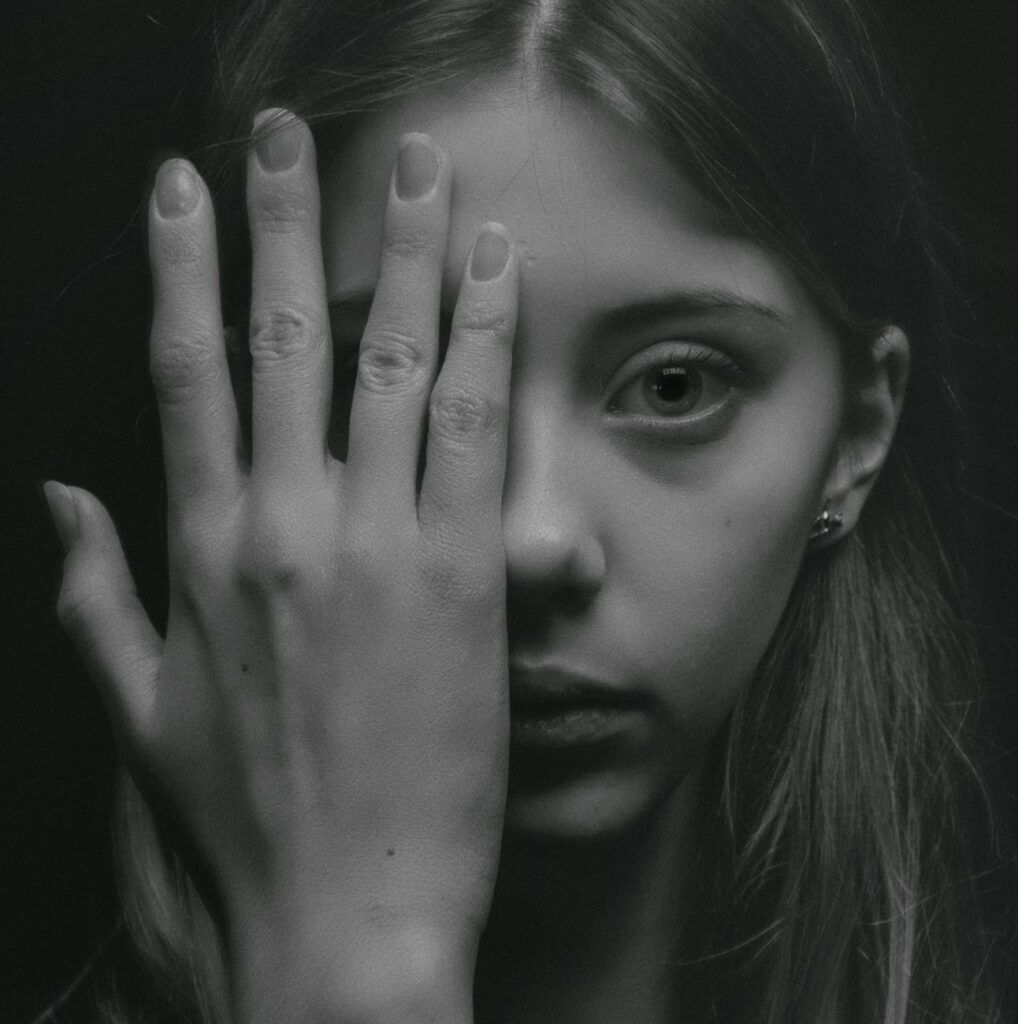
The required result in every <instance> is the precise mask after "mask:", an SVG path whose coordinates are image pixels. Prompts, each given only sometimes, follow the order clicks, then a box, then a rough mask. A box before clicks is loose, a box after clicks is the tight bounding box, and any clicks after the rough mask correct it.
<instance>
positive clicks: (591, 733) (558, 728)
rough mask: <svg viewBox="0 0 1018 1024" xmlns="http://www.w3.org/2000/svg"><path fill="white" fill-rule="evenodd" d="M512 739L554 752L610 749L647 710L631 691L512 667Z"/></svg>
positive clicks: (563, 672)
mask: <svg viewBox="0 0 1018 1024" xmlns="http://www.w3.org/2000/svg"><path fill="white" fill-rule="evenodd" d="M509 701H510V710H511V716H512V717H511V727H510V739H511V740H512V742H513V744H514V745H515V746H518V747H520V746H522V747H543V748H552V749H559V750H562V749H568V748H570V747H575V748H583V747H590V746H594V745H603V744H607V743H611V742H612V741H614V740H617V739H619V738H620V737H621V736H623V735H624V734H625V733H626V732H627V730H631V729H632V727H633V725H634V723H635V721H636V720H637V719H638V718H639V716H640V714H641V712H642V710H643V709H644V708H645V704H646V702H645V700H644V699H642V698H641V697H640V696H639V695H638V694H634V693H633V692H632V691H627V690H623V689H621V688H620V687H617V686H613V685H612V684H609V683H606V682H603V681H601V680H598V679H595V678H592V677H590V676H588V675H585V674H582V673H578V672H573V671H570V670H568V669H563V668H560V667H557V666H554V667H553V666H540V667H526V668H524V667H522V666H510V673H509Z"/></svg>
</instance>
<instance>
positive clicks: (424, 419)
mask: <svg viewBox="0 0 1018 1024" xmlns="http://www.w3.org/2000/svg"><path fill="white" fill-rule="evenodd" d="M273 116H274V118H275V122H276V124H275V127H276V128H278V130H277V131H274V132H273V133H272V134H271V136H270V137H269V138H267V139H266V140H265V141H264V142H263V144H262V145H261V146H260V147H259V150H258V153H257V154H253V155H252V156H251V158H250V163H249V167H248V205H249V216H250V220H251V231H252V245H253V254H254V259H253V283H252V295H253V298H252V312H251V324H250V328H251V330H250V336H251V342H250V344H251V352H252V359H253V375H252V378H253V379H252V388H251V392H252V401H253V437H252V452H251V459H250V464H248V463H247V462H246V461H245V460H244V459H242V458H240V457H238V452H239V450H240V444H239V427H238V417H237V413H236V409H235V406H234V401H233V397H232V395H231V393H230V383H229V374H228V370H227V364H226V357H225V349H224V342H223V335H222V330H221V323H220V315H219V297H218V293H217V286H216V272H215V271H216V255H215V242H214V229H213V219H212V211H211V200H210V197H209V195H208V192H207V191H206V189H205V188H204V186H203V185H202V183H201V182H200V180H199V179H198V178H197V177H196V176H195V175H194V172H193V169H191V168H190V167H189V165H187V164H186V163H185V162H183V161H171V162H170V163H168V164H166V165H164V167H163V168H162V170H161V173H160V176H159V179H158V181H157V186H156V192H155V197H154V200H153V205H152V208H151V213H150V238H151V258H152V265H153V278H154V293H155V313H154V322H153V335H152V348H151V352H152V370H153V379H154V382H155V385H156V391H157V395H158V397H159V402H160V413H161V417H162V425H163V432H164V448H165V454H166V465H167V487H168V494H169V512H170V517H169V550H170V560H171V611H170V620H169V626H168V630H167V636H166V637H165V639H164V638H161V637H159V636H158V635H157V634H156V632H155V630H154V629H153V628H152V626H151V624H150V623H149V622H148V621H147V619H146V618H145V614H144V611H143V609H142V608H141V606H140V605H139V604H138V602H137V599H136V597H135V596H134V592H133V588H132V586H131V581H130V573H129V570H128V568H127V566H126V564H125V562H124V558H123V553H122V551H121V549H120V546H119V542H118V541H117V538H116V533H115V529H114V527H113V524H112V523H111V521H110V519H109V516H108V514H107V513H106V511H105V509H104V508H103V507H102V505H101V503H100V502H99V501H98V500H97V499H96V498H95V497H94V496H93V495H90V494H88V493H87V492H85V491H82V490H80V489H78V488H74V489H68V488H64V487H62V486H61V485H59V484H55V483H50V484H48V485H47V496H48V497H49V499H50V503H51V508H52V510H53V514H54V518H55V521H56V523H57V527H58V529H59V530H60V533H61V537H62V539H63V540H64V543H65V546H66V548H67V559H66V563H65V575H64V580H63V585H62V588H61V596H60V602H59V608H58V610H59V612H60V615H61V618H62V620H63V622H64V624H65V626H66V628H67V629H68V632H69V633H70V635H71V636H72V638H73V639H74V640H75V641H76V642H77V644H78V646H79V649H80V650H81V652H82V656H83V657H84V658H85V659H86V661H87V662H88V665H89V667H90V669H91V671H92V674H93V676H94V677H95V679H96V681H97V683H98V685H99V686H100V688H101V690H102V692H103V694H104V696H105V698H106V700H107V703H108V705H109V708H110V712H111V715H112V718H113V720H114V724H115V726H116V728H117V732H118V738H119V742H120V745H121V749H122V753H123V756H124V757H125V759H126V760H127V762H128V763H129V765H130V766H131V767H132V770H133V771H134V773H135V776H136V777H137V778H138V779H139V781H140V782H141V784H142V785H143V786H144V787H145V789H146V791H147V792H148V793H149V794H150V796H152V797H153V799H155V800H156V801H157V806H159V807H161V808H165V809H166V811H167V812H168V813H169V814H170V815H171V817H172V820H173V823H174V826H175V827H176V828H178V829H179V830H180V832H181V833H182V835H183V836H184V839H185V840H186V842H187V845H188V846H189V847H190V849H191V850H192V851H193V856H194V863H195V868H196V870H199V871H200V872H201V873H202V874H203V876H204V877H205V878H207V879H208V880H209V882H210V884H211V886H212V888H213V891H214V893H215V895H216V898H217V900H218V903H219V907H220V921H219V923H220V925H221V926H222V928H223V932H224V936H225V938H226V942H227V949H228V953H229V956H230V968H231V972H232V981H233V985H234V993H235V998H236V1008H237V1017H238V1020H240V1021H244V1022H245V1024H247V1022H259V1021H262V1020H265V1021H270V1020H271V1021H277V1020H284V1019H285V1020H311V1021H316V1020H327V1019H333V1018H335V1019H344V1020H345V1019H351V1020H352V1019H371V1020H379V1021H388V1020H392V1021H397V1020H398V1021H423V1020H432V1019H435V1020H443V1021H446V1022H455V1021H460V1020H462V1021H466V1020H469V1019H471V1017H472V1012H473V1011H472V1007H471V991H470V989H471V983H472V982H475V983H476V993H475V994H476V998H477V1006H478V1016H479V1019H482V1020H484V1021H486V1022H494V1021H501V1020H506V1021H510V1020H515V1021H521V1022H522V1021H527V1022H534V1021H545V1020H547V1021H552V1020H554V1021H557V1022H566V1024H568V1022H569V1021H573V1020H575V1021H581V1020H582V1021H585V1022H587V1024H593V1022H597V1021H609V1020H620V1019H626V1020H628V1021H631V1022H634V1024H635V1022H638V1021H647V1022H650V1021H659V1020H664V1019H667V1017H668V1015H669V1014H670V1013H671V1012H672V1011H673V1008H674V1007H673V999H674V993H672V992H670V991H669V988H668V978H669V976H670V973H671V971H670V968H669V966H668V965H669V962H670V957H671V956H672V954H673V953H674V949H675V943H676V942H677V941H678V939H679V937H680V934H679V933H680V924H681V921H682V915H681V900H682V896H683V881H684V878H685V877H686V874H687V871H688V867H689V863H690V858H691V857H693V856H695V850H696V835H695V832H694V831H693V829H692V827H691V822H692V820H693V817H694V815H695V809H696V802H697V797H698V793H699V789H700V781H701V778H700V776H701V773H702V763H703V758H704V754H705V752H706V750H707V748H708V746H709V745H710V742H711V741H712V740H713V739H714V737H715V736H716V735H717V734H718V731H719V729H720V728H721V727H722V725H723V722H724V719H725V717H726V715H727V714H728V712H729V710H730V708H731V706H732V703H733V702H734V700H735V698H736V696H737V694H738V692H739V691H740V689H741V688H742V687H743V686H744V685H745V684H746V682H747V681H748V679H749V677H750V675H751V674H752V672H753V669H754V667H755V665H756V663H757V661H758V659H759V657H760V655H761V653H762V652H763V650H764V647H765V646H766V644H767V641H768V639H769V638H770V636H771V634H772V632H773V630H774V627H775V625H776V623H777V620H778V617H779V616H780V614H781V611H782V608H783V607H784V604H785V602H786V600H787V597H788V594H789V593H790V591H791V588H792V586H793V585H794V580H795V576H796V573H797V571H798V567H799V565H800V563H801V560H802V558H803V556H804V554H805V552H806V543H807V542H806V536H807V533H808V532H809V528H810V524H811V522H812V520H813V518H814V516H815V515H816V514H817V512H818V511H819V509H820V508H821V506H822V505H823V504H824V503H825V502H830V504H831V506H832V507H833V508H835V509H837V510H839V511H841V512H843V514H844V516H845V526H846V529H850V528H851V526H852V525H853V523H854V520H855V517H856V516H857V515H858V512H859V510H860V509H861V507H862V504H863V502H864V500H865V497H866V494H867V492H868V489H869V487H870V485H871V484H872V481H873V479H874V477H875V474H876V472H877V471H878V470H879V466H880V464H881V461H882V460H883V458H884V456H885V455H886V451H887V446H888V444H889V443H890V438H891V436H892V434H893V427H894V423H895V420H896V417H897V413H898V409H899V406H900V399H901V390H902V388H903V386H904V377H905V367H906V365H907V344H906V343H905V341H904V339H903V337H902V336H901V335H900V332H894V331H891V332H888V333H887V334H885V335H884V336H882V338H881V339H880V343H879V344H876V345H874V348H873V358H872V360H871V362H872V366H871V369H870V371H869V373H868V375H867V376H866V379H865V381H862V382H859V383H857V384H854V385H853V387H852V388H851V389H850V388H849V387H848V382H847V381H846V380H845V378H844V373H843V370H842V363H841V358H840V355H839V347H838V343H837V340H836V338H835V337H834V335H833V333H832V332H831V331H830V329H829V328H828V327H827V326H826V325H825V324H824V322H823V320H822V318H821V317H820V315H819V313H818V311H817V309H816V307H815V305H814V304H813V303H812V302H811V301H810V299H809V297H808V296H807V295H806V293H805V292H804V291H803V289H802V287H801V286H800V285H799V283H798V282H797V281H796V279H795V277H794V276H793V275H792V274H791V272H790V271H789V269H788V268H787V267H785V266H784V265H782V264H781V262H780V261H778V260H777V259H776V258H775V257H774V256H773V255H771V254H769V253H767V252H766V251H764V250H762V249H761V248H759V247H758V246H757V245H755V244H753V243H752V242H750V241H748V240H746V239H744V238H741V237H739V236H738V235H737V234H736V233H735V232H733V231H731V230H730V228H729V227H728V226H727V225H725V224H724V223H723V222H722V221H721V220H720V219H719V218H718V217H717V215H716V214H715V212H714V211H713V210H712V209H711V208H710V207H709V206H708V205H707V204H706V203H705V202H704V201H703V200H702V199H701V198H700V197H698V196H697V195H696V193H695V192H694V191H693V190H692V189H691V188H690V187H689V185H688V183H687V182H686V181H685V180H684V179H683V177H682V175H680V174H678V173H677V172H676V170H675V169H674V168H673V167H671V166H670V165H668V164H667V163H666V162H665V161H664V160H663V159H662V158H661V156H660V155H659V154H657V153H656V152H655V151H654V150H653V149H652V148H650V147H649V146H648V144H647V143H646V142H645V141H644V140H642V139H641V138H640V137H639V136H638V135H636V134H634V133H633V132H632V131H630V130H629V129H627V128H626V127H625V126H623V125H621V124H619V123H618V122H616V121H615V120H614V119H612V118H611V117H609V116H608V115H606V114H605V113H604V112H602V111H600V110H598V109H597V108H596V107H593V106H591V105H589V104H587V103H585V102H583V101H581V100H579V99H577V98H576V97H572V96H569V95H567V94H564V93H562V92H561V91H559V90H557V89H553V88H547V87H545V86H543V85H542V84H541V83H538V82H534V81H531V80H530V79H528V78H527V77H526V76H524V77H523V78H518V77H512V78H504V79H492V80H490V81H487V82H482V83H477V85H476V88H475V89H473V90H472V91H471V92H470V93H469V95H465V96H457V95H454V94H441V93H431V94H427V93H425V94H422V95H421V96H420V97H419V98H417V99H416V100H414V101H413V102H412V103H405V104H402V105H399V106H397V107H394V108H393V109H391V110H390V111H388V112H386V113H385V114H383V115H380V116H377V117H375V118H373V119H371V120H369V121H366V122H364V123H363V124H362V126H361V128H360V130H359V131H358V132H357V133H356V134H355V136H354V138H353V140H352V141H351V142H350V144H349V145H348V146H346V147H345V148H344V149H343V150H342V151H340V152H330V150H329V147H328V145H327V144H326V146H325V148H324V151H323V152H324V153H325V156H324V157H323V159H322V160H321V166H320V173H321V180H322V198H323V199H324V204H323V208H322V216H321V217H320V216H319V190H318V184H317V176H316V173H315V171H316V158H315V149H314V142H313V140H312V138H311V135H310V133H309V132H308V130H307V128H306V126H304V125H303V124H301V123H300V122H298V121H295V120H293V119H291V118H287V117H286V116H285V115H283V114H277V115H273ZM259 124H260V125H262V126H263V127H264V118H263V119H262V121H260V122H259ZM424 129H426V130H427V132H428V135H415V134H406V133H415V132H420V131H421V130H424ZM400 147H402V148H400ZM397 153H398V155H397ZM394 162H395V165H396V168H397V169H396V172H395V174H394V175H392V174H391V168H392V167H393V164H394ZM432 178H434V182H433V184H432V183H431V179H432ZM386 182H388V183H389V184H388V187H386V184H385V183H386ZM485 225H487V227H485ZM502 225H505V226H504V227H503V226H502ZM509 239H513V240H514V242H513V243H512V244H509V241H508V240H509ZM323 257H324V261H323ZM677 295H678V296H681V299H680V301H679V305H680V306H681V307H682V308H681V309H678V308H676V296H677ZM372 296H373V301H372ZM665 299H667V300H668V302H667V303H664V302H663V300H665ZM327 304H331V305H332V309H331V313H330V312H328V311H327ZM665 304H667V305H668V309H667V310H665V309H663V308H662V306H663V305H665ZM440 307H441V308H440ZM443 310H444V312H445V313H446V314H447V316H443ZM330 322H331V332H330V329H329V327H328V326H327V325H328V324H330ZM443 324H447V325H448V332H447V333H448V348H447V351H445V352H444V356H443V355H442V346H444V345H445V342H446V337H445V333H446V330H445V328H444V327H442V325H443ZM440 327H442V329H441V330H440ZM514 339H515V340H514ZM511 352H512V356H511V357H510V353H511ZM510 364H511V377H510ZM663 368H664V369H663ZM348 370H349V371H350V372H348ZM665 371H667V373H670V374H672V375H673V376H672V377H669V378H668V381H666V383H669V382H670V384H674V374H675V373H680V374H682V373H684V374H685V377H684V378H683V380H684V381H685V383H682V381H680V382H679V389H678V392H675V391H673V390H668V388H665V389H664V390H659V391H655V390H654V389H655V387H657V386H658V385H661V384H662V380H663V379H664V378H662V374H663V373H665ZM510 379H511V387H510ZM670 384H669V386H670ZM676 394H677V395H678V398H676ZM662 396H664V397H662ZM849 397H850V398H851V403H852V409H853V415H852V416H851V417H849V416H847V415H846V409H847V408H848V399H849ZM684 403H688V405H687V404H684ZM677 408H678V412H676V409H677ZM548 667H553V668H556V669H558V670H561V671H566V672H568V673H572V674H573V675H577V674H579V675H583V676H584V677H587V678H588V679H594V680H596V681H597V683H598V684H599V685H601V686H603V687H608V688H613V689H615V690H616V691H621V692H625V693H627V694H630V695H635V696H636V697H637V698H638V699H639V704H638V706H637V708H636V710H634V712H633V713H632V714H631V715H628V716H627V717H626V718H625V720H624V725H623V727H621V728H620V729H619V730H618V732H617V734H616V735H615V737H614V739H613V742H612V743H610V744H607V745H606V746H604V747H599V748H597V751H596V753H595V754H594V755H593V756H591V755H590V754H589V752H588V754H587V755H585V756H582V757H576V756H574V755H573V753H572V752H570V751H567V752H566V753H565V754H564V755H563V754H559V755H557V756H556V758H554V759H552V763H551V764H549V762H548V760H547V758H544V757H543V755H539V754H535V752H534V750H533V749H532V748H529V747H527V745H526V744H523V745H522V746H521V745H520V744H516V745H515V746H514V747H512V749H510V743H509V735H510V729H509V715H508V711H509V706H508V705H509V701H508V699H507V698H508V695H509V686H510V680H511V679H514V680H515V679H518V678H519V677H520V676H521V675H522V676H525V675H526V674H527V673H528V672H533V671H535V670H540V669H547V668H548ZM507 789H508V804H507V805H506V803H505V799H506V791H507ZM503 820H504V823H505V826H506V833H505V836H506V841H505V844H504V847H503V850H502V859H501V866H500V872H501V874H500V876H499V881H498V886H497V889H496V886H495V875H496V867H497V866H498V865H499V841H500V839H502V827H503ZM485 924H486V925H487V930H486V932H485V935H484V939H483V943H482V944H481V947H480V953H479V954H478V942H479V941H480V938H481V931H482V928H484V927H485ZM478 957H479V959H478ZM475 959H476V963H475ZM475 967H476V976H475ZM520 978H526V979H527V981H528V984H527V985H520V984H519V979H520Z"/></svg>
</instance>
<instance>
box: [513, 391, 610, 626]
mask: <svg viewBox="0 0 1018 1024" xmlns="http://www.w3.org/2000/svg"><path fill="white" fill-rule="evenodd" d="M520 413H521V414H520V415H515V416H514V417H513V423H512V427H513V429H512V430H511V431H510V443H509V452H508V464H507V469H506V479H505V489H504V492H503V502H502V524H503V525H502V529H503V538H504V543H505V552H506V571H507V574H508V586H509V597H510V602H511V604H513V605H514V606H515V607H516V608H517V609H523V608H527V607H530V608H534V607H538V608H542V609H545V610H546V608H547V605H548V604H550V603H557V604H560V605H562V606H571V607H575V606H577V605H582V604H585V603H586V602H588V601H590V600H591V599H592V598H593V597H594V595H595V594H597V592H598V591H599V590H600V589H601V587H602V586H603V584H604V579H605V556H604V550H603V547H602V544H601V542H600V541H599V539H598V536H597V532H596V529H595V527H594V523H593V518H592V510H591V508H590V506H589V504H588V503H587V502H586V500H585V498H586V495H585V493H584V491H585V488H584V477H583V474H582V472H581V469H580V462H579V459H578V458H577V448H576V446H575V445H574V444H571V443H570V441H569V438H568V434H567V431H566V430H565V429H564V425H563V424H562V423H561V422H560V418H559V417H556V416H554V415H551V414H548V413H547V412H544V413H542V412H541V411H539V410H533V409H532V410H531V412H530V413H529V415H528V414H524V413H523V412H522V410H521V411H520Z"/></svg>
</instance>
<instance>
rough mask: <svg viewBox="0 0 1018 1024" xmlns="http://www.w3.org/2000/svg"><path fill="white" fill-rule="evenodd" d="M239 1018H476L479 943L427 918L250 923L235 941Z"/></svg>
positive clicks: (318, 1022) (400, 1022)
mask: <svg viewBox="0 0 1018 1024" xmlns="http://www.w3.org/2000/svg"><path fill="white" fill-rule="evenodd" d="M230 946H231V958H230V959H231V975H232V979H233V986H234V1002H235V1006H236V1009H237V1014H236V1017H237V1021H238V1024H279V1022H280V1021H286V1022H287V1024H291V1022H292V1024H472V1021H473V973H474V962H475V959H476V944H475V943H474V944H469V943H463V942H453V941H450V940H449V938H448V936H446V935H444V934H442V933H440V932H436V931H435V930H434V929H433V928H431V927H428V926H419V925H407V924H403V925H401V926H399V927H398V928H391V927H390V928H387V929H384V930H379V929H377V928H375V927H373V926H371V927H368V928H362V929H357V930H356V931H350V932H349V933H348V934H344V935H340V934H337V933H336V932H335V931H331V930H330V931H327V932H325V933H323V932H322V931H321V930H316V929H311V928H307V927H305V928H303V929H302V930H301V932H300V934H299V935H295V934H294V933H293V932H292V931H290V930H288V929H283V930H278V931H277V930H272V932H271V933H269V932H266V930H265V929H249V930H247V931H245V933H244V934H242V935H237V936H235V937H234V940H233V941H232V942H231V943H230Z"/></svg>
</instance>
